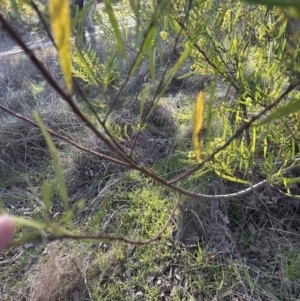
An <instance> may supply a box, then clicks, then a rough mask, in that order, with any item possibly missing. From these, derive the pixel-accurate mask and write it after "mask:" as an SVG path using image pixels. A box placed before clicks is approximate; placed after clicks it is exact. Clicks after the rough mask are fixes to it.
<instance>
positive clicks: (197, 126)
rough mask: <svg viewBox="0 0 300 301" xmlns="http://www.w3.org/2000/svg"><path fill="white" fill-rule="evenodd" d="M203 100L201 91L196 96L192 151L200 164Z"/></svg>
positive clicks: (203, 95) (203, 94)
mask: <svg viewBox="0 0 300 301" xmlns="http://www.w3.org/2000/svg"><path fill="white" fill-rule="evenodd" d="M204 99H205V93H204V92H203V91H201V92H200V93H199V95H198V98H197V102H196V110H195V117H194V129H193V142H194V149H195V154H196V160H197V162H200V153H201V149H200V146H201V145H200V132H201V129H202V123H203V113H204Z"/></svg>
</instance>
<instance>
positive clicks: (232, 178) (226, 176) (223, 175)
mask: <svg viewBox="0 0 300 301" xmlns="http://www.w3.org/2000/svg"><path fill="white" fill-rule="evenodd" d="M215 173H216V174H217V175H218V176H219V177H222V178H223V179H225V180H228V181H230V182H234V183H240V184H247V185H249V184H250V183H249V182H248V181H245V180H242V179H240V178H237V177H235V176H230V175H227V174H224V173H222V172H220V171H217V170H215Z"/></svg>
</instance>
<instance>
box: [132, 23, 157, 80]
mask: <svg viewBox="0 0 300 301" xmlns="http://www.w3.org/2000/svg"><path fill="white" fill-rule="evenodd" d="M154 35H155V25H154V24H152V26H151V27H150V28H149V30H148V32H147V34H146V36H145V38H144V40H143V43H142V46H141V49H140V51H139V53H138V55H137V57H136V59H135V61H134V63H133V66H132V67H131V69H130V76H132V75H133V74H134V73H135V71H136V69H137V67H138V66H139V64H140V62H141V60H142V58H143V56H144V54H145V52H146V50H147V49H148V47H149V45H151V42H152V39H153V38H154Z"/></svg>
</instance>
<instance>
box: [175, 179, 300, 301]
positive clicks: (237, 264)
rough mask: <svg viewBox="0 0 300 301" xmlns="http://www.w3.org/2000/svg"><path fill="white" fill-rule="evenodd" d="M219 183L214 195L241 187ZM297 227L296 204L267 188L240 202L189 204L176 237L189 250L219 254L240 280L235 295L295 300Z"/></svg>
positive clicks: (299, 218) (299, 287)
mask: <svg viewBox="0 0 300 301" xmlns="http://www.w3.org/2000/svg"><path fill="white" fill-rule="evenodd" d="M218 183H219V184H218ZM218 183H217V180H216V181H214V183H213V184H214V187H215V193H216V194H220V193H225V194H226V193H230V192H232V190H233V189H234V190H235V191H237V190H238V189H241V187H240V188H237V187H233V185H230V183H226V181H222V182H221V183H220V180H218ZM208 185H209V183H208ZM211 185H212V183H211ZM218 187H223V189H222V191H219V189H218ZM293 192H294V193H295V194H299V191H298V192H297V191H295V190H294V191H293ZM299 229H300V211H299V206H298V201H296V199H293V198H289V197H286V196H284V195H283V193H282V192H280V189H278V188H276V187H272V186H269V187H268V186H266V187H265V188H264V189H261V190H260V191H258V192H255V193H253V194H252V195H248V196H246V197H244V199H239V200H229V201H222V200H217V201H210V202H200V201H198V200H192V199H189V200H187V201H186V202H185V203H184V204H183V205H182V208H181V210H180V223H179V227H178V229H177V230H176V231H175V232H174V239H175V241H177V242H179V243H180V245H181V246H183V247H184V248H186V249H188V250H197V249H198V246H201V248H205V249H206V250H207V252H208V253H209V252H213V253H214V252H217V253H218V254H219V255H218V256H219V258H221V260H222V261H223V262H225V263H226V265H227V266H229V267H231V273H232V275H231V277H233V278H234V279H237V280H236V281H237V282H236V284H237V286H236V288H235V289H234V292H232V293H234V294H235V295H243V298H244V299H243V300H253V298H254V299H255V300H272V301H273V300H297V298H298V296H299V293H300V285H299V281H300V273H299V264H300V255H299V249H300V243H299ZM239 287H240V289H239ZM231 296H232V294H231ZM220 300H223V299H220ZM224 300H228V299H226V298H225V299H224Z"/></svg>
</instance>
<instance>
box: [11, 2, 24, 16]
mask: <svg viewBox="0 0 300 301" xmlns="http://www.w3.org/2000/svg"><path fill="white" fill-rule="evenodd" d="M10 3H11V6H12V8H13V11H14V13H15V14H16V16H17V18H18V19H19V20H22V19H21V15H20V11H19V7H18V4H17V1H16V0H10Z"/></svg>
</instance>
